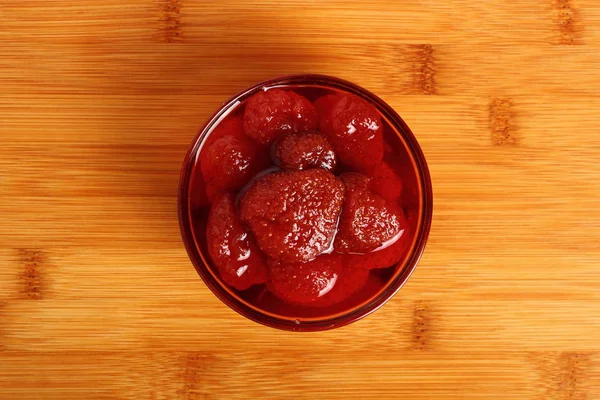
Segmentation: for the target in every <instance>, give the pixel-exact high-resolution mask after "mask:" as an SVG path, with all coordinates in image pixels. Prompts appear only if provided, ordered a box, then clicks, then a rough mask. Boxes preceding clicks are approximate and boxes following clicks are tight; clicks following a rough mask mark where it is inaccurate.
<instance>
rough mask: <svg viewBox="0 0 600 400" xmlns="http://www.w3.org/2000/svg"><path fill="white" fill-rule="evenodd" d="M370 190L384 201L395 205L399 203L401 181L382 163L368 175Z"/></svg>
mask: <svg viewBox="0 0 600 400" xmlns="http://www.w3.org/2000/svg"><path fill="white" fill-rule="evenodd" d="M369 175H370V176H371V177H372V178H373V179H372V180H371V188H372V189H373V191H374V192H375V193H377V194H378V195H380V196H381V197H383V198H384V199H386V200H388V201H391V202H393V203H396V204H400V203H401V195H402V181H401V180H400V178H399V177H398V175H396V172H394V170H393V169H392V167H390V166H389V165H388V164H387V163H385V162H382V163H381V164H378V165H377V166H375V167H374V168H373V170H372V171H371V173H370V174H369Z"/></svg>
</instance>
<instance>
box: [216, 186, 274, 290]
mask: <svg viewBox="0 0 600 400" xmlns="http://www.w3.org/2000/svg"><path fill="white" fill-rule="evenodd" d="M206 241H207V245H208V253H209V254H210V257H211V259H212V261H213V263H214V264H215V265H216V267H217V269H218V271H219V273H220V275H221V278H222V279H223V281H225V283H227V284H228V285H231V286H233V287H234V288H236V289H238V290H245V289H248V288H249V287H250V286H252V285H254V284H258V283H264V282H266V280H267V268H266V263H265V258H264V256H263V255H262V254H261V252H260V250H259V249H258V248H257V246H256V244H255V243H254V239H253V238H252V235H251V234H250V233H249V232H248V231H247V230H246V229H245V228H244V227H243V226H242V225H241V224H240V221H239V219H238V216H237V213H236V209H235V203H234V198H233V195H231V194H225V195H223V196H221V198H219V199H218V200H217V201H216V202H215V203H214V204H213V206H212V207H211V209H210V212H209V215H208V223H207V227H206Z"/></svg>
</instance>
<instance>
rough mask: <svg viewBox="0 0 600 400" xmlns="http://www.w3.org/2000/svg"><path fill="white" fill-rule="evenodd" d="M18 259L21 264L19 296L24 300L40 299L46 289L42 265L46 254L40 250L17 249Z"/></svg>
mask: <svg viewBox="0 0 600 400" xmlns="http://www.w3.org/2000/svg"><path fill="white" fill-rule="evenodd" d="M18 253H19V261H20V264H21V265H22V266H23V269H22V270H21V273H20V275H19V281H20V291H19V298H20V299H24V300H40V299H42V298H43V295H44V292H45V290H46V282H45V279H44V272H43V266H44V264H46V256H45V254H44V253H43V252H42V251H41V250H37V249H19V250H18Z"/></svg>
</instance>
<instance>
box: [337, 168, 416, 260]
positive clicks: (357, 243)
mask: <svg viewBox="0 0 600 400" xmlns="http://www.w3.org/2000/svg"><path fill="white" fill-rule="evenodd" d="M341 178H342V180H343V181H344V185H345V186H346V200H345V201H344V206H343V208H342V213H341V216H340V222H339V226H338V233H337V236H336V238H335V250H336V251H337V252H338V253H359V254H364V253H369V252H371V251H373V250H375V249H377V248H379V247H381V246H384V245H386V244H387V243H388V242H390V241H391V240H395V239H396V238H397V237H398V236H399V235H400V234H401V232H402V230H403V229H404V224H405V223H404V218H403V215H402V210H401V209H400V208H399V207H398V206H397V205H395V204H392V203H390V202H388V201H386V200H385V199H384V198H383V197H381V196H379V195H377V194H375V193H373V191H372V190H371V186H370V184H371V180H370V178H368V177H367V176H365V175H361V174H358V173H347V174H343V175H342V176H341Z"/></svg>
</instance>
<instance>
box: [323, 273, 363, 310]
mask: <svg viewBox="0 0 600 400" xmlns="http://www.w3.org/2000/svg"><path fill="white" fill-rule="evenodd" d="M368 279H369V270H367V269H362V268H351V267H348V266H346V265H344V266H343V267H342V270H341V272H340V274H339V276H338V279H337V281H336V283H335V286H334V287H333V289H331V291H329V293H327V294H325V295H324V296H321V297H320V298H319V299H318V300H317V301H316V302H315V303H314V304H313V305H314V306H318V307H328V306H332V305H334V304H338V303H341V302H343V301H345V300H347V299H349V298H350V297H352V295H354V294H355V293H357V292H358V291H359V290H361V289H362V288H363V287H364V286H365V284H366V283H367V280H368Z"/></svg>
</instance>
